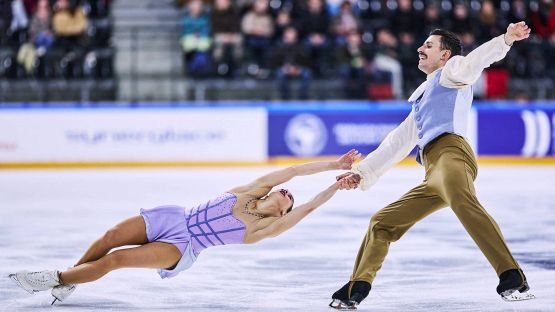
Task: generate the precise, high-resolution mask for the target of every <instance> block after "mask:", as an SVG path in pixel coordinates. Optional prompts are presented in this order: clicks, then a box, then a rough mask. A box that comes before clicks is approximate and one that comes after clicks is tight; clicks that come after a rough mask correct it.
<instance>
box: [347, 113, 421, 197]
mask: <svg viewBox="0 0 555 312" xmlns="http://www.w3.org/2000/svg"><path fill="white" fill-rule="evenodd" d="M417 141H418V138H417V132H416V124H415V122H414V117H413V113H412V112H411V113H410V114H409V115H408V116H407V118H406V119H405V120H404V121H403V122H402V123H401V124H400V125H399V126H398V127H397V128H395V129H394V130H393V131H391V132H390V133H389V134H388V135H387V136H386V137H385V139H384V140H383V141H382V143H381V144H380V146H378V148H377V149H376V150H375V151H373V152H372V153H370V154H368V156H366V158H364V160H362V161H361V162H360V163H357V164H355V165H353V166H352V169H351V172H353V173H356V174H358V175H360V177H361V181H360V185H359V187H360V189H361V190H363V191H366V190H367V189H369V188H370V187H371V186H372V185H374V183H376V181H378V179H379V178H380V176H381V175H382V174H384V173H385V172H386V171H387V170H389V169H390V168H391V167H393V166H395V165H396V164H397V163H398V162H400V161H401V160H403V159H404V158H405V157H407V155H408V154H409V153H410V151H411V150H412V149H413V148H414V146H416V142H417Z"/></svg>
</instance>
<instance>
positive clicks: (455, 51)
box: [430, 29, 462, 58]
mask: <svg viewBox="0 0 555 312" xmlns="http://www.w3.org/2000/svg"><path fill="white" fill-rule="evenodd" d="M434 35H436V36H440V37H441V46H440V48H441V49H442V50H449V51H451V56H450V57H449V58H451V57H453V56H455V55H461V54H462V43H461V39H459V36H457V35H455V34H454V33H452V32H450V31H448V30H445V29H434V30H432V31H431V32H430V36H434Z"/></svg>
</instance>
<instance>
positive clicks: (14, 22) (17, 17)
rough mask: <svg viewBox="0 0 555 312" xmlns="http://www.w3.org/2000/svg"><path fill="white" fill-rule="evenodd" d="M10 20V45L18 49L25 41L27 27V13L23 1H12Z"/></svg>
mask: <svg viewBox="0 0 555 312" xmlns="http://www.w3.org/2000/svg"><path fill="white" fill-rule="evenodd" d="M11 5H12V19H11V23H10V28H9V30H8V36H9V37H10V41H11V44H12V45H14V46H16V47H19V46H20V45H21V44H23V43H24V42H25V41H26V40H27V27H28V26H29V19H28V18H27V11H26V10H25V6H24V5H23V0H12V2H11Z"/></svg>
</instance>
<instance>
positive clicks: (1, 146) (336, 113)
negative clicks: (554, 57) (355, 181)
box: [0, 102, 555, 168]
mask: <svg viewBox="0 0 555 312" xmlns="http://www.w3.org/2000/svg"><path fill="white" fill-rule="evenodd" d="M53 107H54V108H52V107H48V108H47V107H35V106H21V107H12V108H2V109H0V168H37V167H43V168H58V167H103V166H106V167H181V166H185V167H188V166H198V167H203V166H250V165H266V164H271V163H275V162H276V161H283V160H284V159H288V160H289V161H290V162H294V161H296V160H297V159H311V158H316V159H322V158H330V157H335V156H336V155H340V154H342V153H344V152H345V151H347V150H349V149H351V148H356V149H358V150H360V151H361V152H363V153H364V154H366V153H369V152H371V151H373V150H374V149H376V148H377V146H378V145H379V144H380V142H381V141H383V139H384V138H385V137H386V136H387V134H388V133H389V132H390V131H391V130H393V129H395V127H397V126H398V125H399V124H400V123H401V122H402V121H403V120H404V119H405V118H406V116H407V115H408V113H409V112H410V106H409V105H407V104H406V103H399V102H392V103H381V102H380V103H369V102H359V103H355V104H353V103H350V102H333V103H322V102H306V103H304V102H303V103H294V102H293V103H287V104H285V103H272V104H264V103H254V104H249V105H247V104H245V103H233V102H231V103H226V105H222V104H219V105H210V104H207V105H204V106H193V105H192V104H190V103H179V104H176V105H173V104H172V105H169V104H159V105H156V106H149V107H122V106H121V105H120V106H117V107H116V106H110V105H104V106H102V107H91V106H87V107H82V106H71V105H65V106H63V107H61V108H60V107H58V108H57V107H56V105H53ZM469 117H470V118H469V123H468V125H467V139H468V141H469V142H470V144H471V145H472V147H473V149H474V150H475V151H476V152H477V154H478V155H479V156H481V158H483V159H484V160H486V159H488V160H489V161H490V162H495V161H499V162H501V163H507V162H514V163H543V164H545V163H553V158H554V156H555V143H554V142H555V103H553V102H538V103H534V104H530V105H526V106H523V105H518V104H516V103H512V102H495V103H490V102H486V103H483V102H482V103H478V104H476V105H474V108H473V110H472V111H471V114H470V116H469ZM408 162H409V163H410V161H408Z"/></svg>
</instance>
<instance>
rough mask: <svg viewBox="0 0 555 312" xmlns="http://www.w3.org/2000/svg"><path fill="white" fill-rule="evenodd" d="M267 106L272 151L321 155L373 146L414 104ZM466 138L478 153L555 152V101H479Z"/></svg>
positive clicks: (536, 154)
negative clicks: (520, 102) (523, 103)
mask: <svg viewBox="0 0 555 312" xmlns="http://www.w3.org/2000/svg"><path fill="white" fill-rule="evenodd" d="M268 111H269V134H268V135H269V140H268V144H269V146H268V154H269V156H270V157H276V156H320V155H338V154H341V153H343V152H344V151H346V150H347V149H349V148H357V149H359V150H360V151H362V152H364V153H367V152H370V151H372V150H374V149H375V148H376V147H377V146H378V145H379V143H380V142H381V141H382V140H383V139H384V138H385V136H386V135H387V133H389V131H391V130H392V129H394V128H395V127H396V126H397V125H398V124H399V123H401V122H402V121H403V120H404V119H405V118H406V116H407V115H408V113H409V112H410V106H409V105H407V104H405V103H402V102H396V103H388V104H381V105H370V104H366V105H364V104H363V105H361V103H358V105H352V104H341V103H335V104H331V105H329V104H327V105H326V104H320V105H318V104H312V105H303V104H302V103H298V104H297V105H291V106H283V105H282V106H270V107H269V108H268ZM468 138H469V140H470V141H471V143H472V145H473V147H474V149H475V150H476V151H477V152H478V154H479V155H496V156H524V157H545V156H555V143H554V141H555V103H554V102H535V103H530V104H526V105H522V104H519V103H516V102H508V101H503V102H478V103H476V104H475V105H474V108H473V114H471V118H470V120H469V128H468Z"/></svg>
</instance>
